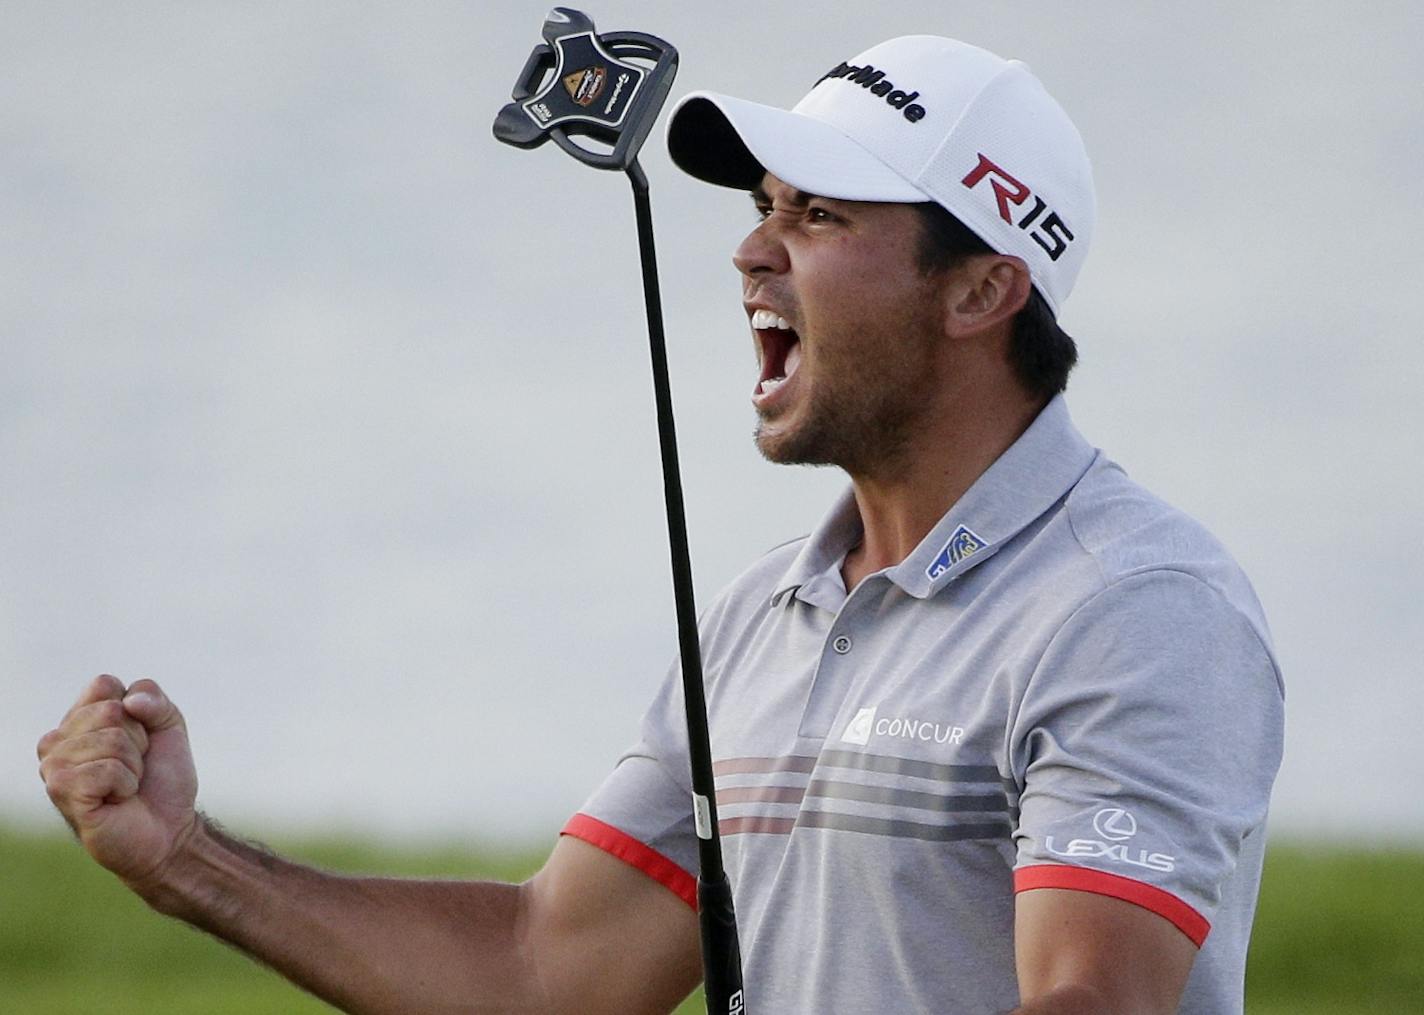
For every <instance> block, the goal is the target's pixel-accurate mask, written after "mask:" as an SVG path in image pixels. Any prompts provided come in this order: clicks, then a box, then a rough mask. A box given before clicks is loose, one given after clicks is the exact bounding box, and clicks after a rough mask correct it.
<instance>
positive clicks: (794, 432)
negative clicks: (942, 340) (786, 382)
mask: <svg viewBox="0 0 1424 1015" xmlns="http://www.w3.org/2000/svg"><path fill="white" fill-rule="evenodd" d="M917 353H920V350H917V349H911V348H906V346H905V345H892V346H888V347H885V348H882V349H880V350H877V351H876V352H875V353H873V354H872V355H871V357H869V362H870V363H871V366H870V369H868V370H866V369H864V366H865V364H866V362H867V359H866V358H864V357H862V358H860V359H858V360H857V362H855V363H850V362H846V363H835V362H830V361H828V362H823V363H817V364H816V365H815V370H814V372H815V374H816V380H817V383H815V384H813V385H812V386H811V388H810V390H809V391H807V392H806V393H805V396H804V397H805V398H806V402H805V404H804V405H802V406H801V407H800V408H799V416H800V419H799V421H798V422H797V423H796V424H795V425H794V426H790V427H788V428H787V429H786V430H783V431H780V432H775V428H776V424H777V422H778V421H776V420H767V419H759V420H758V421H757V425H756V429H755V431H754V433H753V437H754V439H755V441H756V446H757V450H758V451H760V452H761V454H762V457H763V458H765V459H766V460H767V461H769V462H775V463H777V464H779V465H813V466H814V465H834V466H837V467H839V468H841V469H844V470H845V471H846V472H847V473H849V474H850V475H852V476H868V475H874V474H879V473H884V472H885V471H886V470H892V469H895V468H897V467H898V465H899V463H900V462H901V461H903V460H904V459H905V457H906V456H907V454H908V453H909V449H910V444H911V440H912V438H913V436H914V433H915V430H916V428H917V425H918V423H919V419H920V414H921V412H922V411H923V410H924V407H925V405H926V404H927V403H928V392H927V391H926V389H927V388H928V387H929V386H930V385H931V384H933V383H934V382H933V380H932V371H931V370H930V369H929V364H928V362H926V359H927V357H926V356H924V355H923V354H920V355H917ZM861 376H863V377H864V380H863V381H862V380H860V379H858V378H859V377H861ZM828 378H835V381H833V382H832V381H828Z"/></svg>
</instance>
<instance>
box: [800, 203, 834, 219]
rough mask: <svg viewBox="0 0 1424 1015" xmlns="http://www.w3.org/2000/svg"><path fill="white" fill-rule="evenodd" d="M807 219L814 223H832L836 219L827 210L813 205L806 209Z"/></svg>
mask: <svg viewBox="0 0 1424 1015" xmlns="http://www.w3.org/2000/svg"><path fill="white" fill-rule="evenodd" d="M806 217H807V218H808V219H810V220H811V221H812V222H830V221H831V220H833V219H834V218H835V215H833V214H831V213H830V212H829V211H827V210H826V209H825V208H820V207H817V206H816V205H812V206H811V207H809V208H807V209H806Z"/></svg>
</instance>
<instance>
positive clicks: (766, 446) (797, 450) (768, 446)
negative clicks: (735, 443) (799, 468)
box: [752, 420, 836, 465]
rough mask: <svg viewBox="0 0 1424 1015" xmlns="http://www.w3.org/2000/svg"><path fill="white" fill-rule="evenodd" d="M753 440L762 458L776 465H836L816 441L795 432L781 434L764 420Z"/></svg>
mask: <svg viewBox="0 0 1424 1015" xmlns="http://www.w3.org/2000/svg"><path fill="white" fill-rule="evenodd" d="M752 440H753V441H754V442H755V443H756V448H757V451H759V452H761V456H762V457H763V458H765V459H766V460H767V461H768V462H772V463H773V464H776V465H835V464H836V462H835V461H833V460H832V458H831V456H829V455H827V454H826V453H825V449H824V448H821V447H818V446H817V442H816V441H814V440H807V439H806V436H805V435H804V434H799V433H796V432H795V431H791V432H784V431H783V432H779V431H777V430H776V429H775V428H774V427H773V426H771V425H769V424H767V423H766V421H764V420H763V421H761V422H759V423H758V424H757V428H756V430H755V432H754V433H753V434H752Z"/></svg>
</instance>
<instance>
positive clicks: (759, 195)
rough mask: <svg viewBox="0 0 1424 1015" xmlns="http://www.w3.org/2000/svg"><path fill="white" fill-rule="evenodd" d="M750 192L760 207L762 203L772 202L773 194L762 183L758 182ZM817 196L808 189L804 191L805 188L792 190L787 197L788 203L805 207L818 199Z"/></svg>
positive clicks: (754, 201)
mask: <svg viewBox="0 0 1424 1015" xmlns="http://www.w3.org/2000/svg"><path fill="white" fill-rule="evenodd" d="M750 193H751V198H752V203H753V204H755V205H757V206H758V207H760V206H762V205H765V204H771V195H770V194H768V193H767V192H766V188H765V187H763V186H761V185H760V184H758V185H757V186H755V187H753V188H752V189H751V191H750ZM816 197H817V195H815V194H808V193H807V192H806V191H804V190H792V191H791V194H790V196H789V197H787V199H786V203H787V204H790V205H792V206H794V207H797V208H801V207H805V206H806V205H808V204H810V203H811V202H812V201H814V200H815V199H816Z"/></svg>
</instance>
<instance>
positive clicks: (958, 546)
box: [925, 525, 987, 581]
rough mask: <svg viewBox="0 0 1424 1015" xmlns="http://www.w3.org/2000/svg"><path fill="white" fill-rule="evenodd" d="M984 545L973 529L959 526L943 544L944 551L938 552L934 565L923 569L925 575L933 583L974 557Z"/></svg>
mask: <svg viewBox="0 0 1424 1015" xmlns="http://www.w3.org/2000/svg"><path fill="white" fill-rule="evenodd" d="M986 545H987V544H986V543H985V542H984V540H982V539H980V538H979V536H978V534H977V533H975V531H974V530H973V529H971V528H970V527H969V526H967V525H961V526H960V527H959V528H957V529H955V530H954V535H952V536H950V537H949V542H947V543H945V544H944V549H942V550H940V551H939V556H937V557H935V559H934V563H933V564H931V565H930V566H929V567H927V568H925V575H926V576H927V577H928V578H929V579H930V580H931V581H933V580H934V579H935V578H938V577H939V576H940V575H942V574H944V573H945V572H946V571H948V570H949V569H950V568H952V567H953V566H954V565H955V564H958V563H959V562H960V561H961V560H963V559H964V558H965V557H972V556H974V555H975V554H976V553H978V552H979V551H980V550H982V549H984V547H985V546H986Z"/></svg>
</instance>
